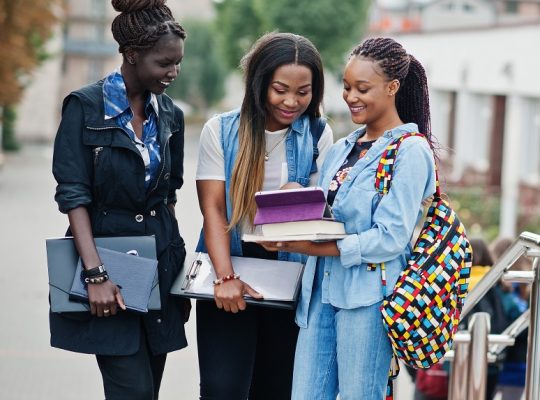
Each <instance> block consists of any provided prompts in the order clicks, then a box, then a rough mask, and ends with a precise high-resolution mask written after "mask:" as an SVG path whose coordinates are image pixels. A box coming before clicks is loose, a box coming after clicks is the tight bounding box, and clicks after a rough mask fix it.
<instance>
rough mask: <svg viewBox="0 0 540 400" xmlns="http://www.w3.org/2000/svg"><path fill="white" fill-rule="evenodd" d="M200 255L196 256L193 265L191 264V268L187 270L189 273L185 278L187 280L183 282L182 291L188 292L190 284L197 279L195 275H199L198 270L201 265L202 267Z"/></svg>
mask: <svg viewBox="0 0 540 400" xmlns="http://www.w3.org/2000/svg"><path fill="white" fill-rule="evenodd" d="M201 255H202V253H199V254H197V259H196V260H195V261H193V263H192V264H191V267H190V268H189V271H188V275H187V276H186V277H187V280H186V281H185V285H184V288H183V290H188V289H189V287H190V286H191V284H192V283H193V281H194V280H195V278H196V277H197V274H198V273H199V269H200V268H201V265H202V260H201Z"/></svg>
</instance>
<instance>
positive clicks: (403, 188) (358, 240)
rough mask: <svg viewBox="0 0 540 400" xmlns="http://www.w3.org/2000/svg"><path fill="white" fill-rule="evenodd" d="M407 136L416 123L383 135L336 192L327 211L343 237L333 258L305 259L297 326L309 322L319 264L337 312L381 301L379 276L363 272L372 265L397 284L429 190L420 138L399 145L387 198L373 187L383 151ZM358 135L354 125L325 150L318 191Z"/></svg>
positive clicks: (430, 173) (427, 155) (429, 165)
mask: <svg viewBox="0 0 540 400" xmlns="http://www.w3.org/2000/svg"><path fill="white" fill-rule="evenodd" d="M407 132H418V127H417V125H416V124H413V123H409V124H404V125H401V126H398V127H396V128H394V129H392V130H390V131H386V132H385V133H384V134H383V135H382V136H381V137H380V138H379V139H378V140H377V141H375V143H373V145H372V147H371V148H370V149H369V151H368V152H367V153H366V155H365V156H364V157H363V158H362V159H360V160H358V161H357V162H356V164H355V165H354V167H353V168H352V169H351V170H350V171H349V174H348V176H347V177H346V179H345V181H344V182H343V183H342V185H341V187H340V188H339V190H338V192H337V194H336V197H335V200H334V204H333V206H332V211H333V213H334V216H335V218H336V219H337V220H338V221H342V222H344V223H345V230H346V232H347V236H346V237H345V238H344V239H341V240H338V241H337V246H338V248H339V251H340V255H339V256H335V257H314V256H311V257H309V258H308V261H307V263H306V267H305V269H304V275H303V279H302V291H301V295H300V301H299V304H298V308H297V313H296V321H297V323H298V325H299V326H301V327H306V326H307V323H308V310H309V302H310V299H311V292H312V288H313V281H314V279H315V271H316V267H317V263H320V267H321V268H324V275H323V281H322V293H323V302H328V303H330V304H332V305H333V306H335V307H339V308H344V309H351V308H356V307H361V306H368V305H372V304H375V303H377V302H380V301H381V300H382V298H383V290H382V281H381V271H380V268H376V269H374V270H369V269H368V264H370V263H375V264H379V263H385V266H386V274H387V284H388V287H389V288H392V287H393V286H394V285H395V283H396V282H397V279H398V277H399V274H400V272H401V270H402V268H403V267H404V266H405V265H406V262H407V260H408V259H409V257H410V253H411V245H410V240H411V237H412V234H413V231H414V228H415V225H416V223H417V222H418V220H419V218H420V217H421V215H422V206H421V203H422V200H423V199H425V198H427V197H429V196H430V195H432V194H433V193H434V192H435V163H434V159H433V153H432V151H431V149H430V147H429V145H428V143H427V141H426V140H425V139H423V138H421V137H418V136H413V137H410V138H407V139H406V140H404V141H403V143H402V144H401V146H400V148H399V151H398V155H397V159H396V163H395V167H394V176H393V178H392V187H391V189H390V191H389V192H388V194H387V195H385V196H382V195H380V194H379V193H378V192H377V191H376V189H375V171H376V168H377V165H378V163H379V159H380V157H381V155H382V152H383V151H384V149H385V148H386V147H387V146H388V144H390V142H391V141H392V140H394V139H396V138H398V137H400V136H401V135H403V134H404V133H407ZM364 134H365V129H364V128H360V129H358V130H356V131H354V132H352V133H351V134H350V135H349V136H348V137H346V138H343V139H340V140H339V141H338V142H337V143H335V144H334V145H333V146H332V147H331V148H330V150H329V151H328V154H327V156H326V159H325V161H324V163H323V166H322V168H321V175H320V177H319V186H321V187H323V188H324V189H325V190H326V191H327V190H328V186H329V184H330V181H331V180H332V179H333V178H334V175H335V173H336V172H337V171H338V169H339V168H340V166H341V165H342V164H343V162H344V160H345V159H346V158H347V156H348V154H349V153H350V151H351V149H352V148H353V146H354V143H355V142H356V140H357V139H358V138H359V137H360V136H362V135H364ZM389 290H391V289H389Z"/></svg>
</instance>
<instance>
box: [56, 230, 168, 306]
mask: <svg viewBox="0 0 540 400" xmlns="http://www.w3.org/2000/svg"><path fill="white" fill-rule="evenodd" d="M95 242H96V246H98V247H102V248H106V249H110V250H115V251H119V252H123V253H127V252H132V251H136V252H137V254H138V255H139V257H144V258H148V259H151V260H156V259H157V257H156V240H155V237H154V236H117V237H102V238H95ZM46 247H47V268H48V272H49V295H50V296H49V297H50V304H51V311H52V312H57V313H61V312H84V311H90V306H89V305H88V303H85V302H80V301H74V300H73V299H71V298H70V290H71V287H72V285H73V282H74V279H75V271H76V268H77V263H78V262H79V255H78V253H77V250H76V248H75V244H74V243H73V238H71V237H63V238H51V239H46ZM130 257H135V256H133V255H130ZM105 268H107V265H105ZM77 278H78V277H77ZM115 283H119V282H115ZM119 284H120V283H119ZM120 285H121V284H120ZM160 308H161V301H160V294H159V284H158V274H157V271H156V274H155V276H154V280H153V282H152V290H151V293H150V299H149V301H148V309H150V310H159V309H160Z"/></svg>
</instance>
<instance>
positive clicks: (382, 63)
mask: <svg viewBox="0 0 540 400" xmlns="http://www.w3.org/2000/svg"><path fill="white" fill-rule="evenodd" d="M343 98H344V100H345V102H346V103H347V105H348V106H349V109H350V113H351V118H352V120H353V121H354V122H355V123H357V124H360V125H363V126H362V127H361V128H359V129H358V130H356V131H354V132H352V133H351V134H350V135H348V136H347V137H346V138H343V139H341V140H339V141H338V142H337V143H336V144H334V146H333V147H332V148H331V149H330V150H329V152H328V154H327V156H326V159H325V162H324V164H323V167H322V170H321V176H320V178H319V184H320V186H322V187H323V188H325V190H326V191H327V198H328V202H329V203H330V204H331V205H332V208H333V212H334V216H335V218H336V219H337V220H338V221H342V222H344V223H345V229H346V232H347V233H348V235H347V236H346V237H345V238H344V239H342V240H337V241H328V242H307V241H304V242H279V243H267V244H265V247H266V248H267V249H269V250H272V249H279V250H285V251H293V252H299V253H304V254H309V255H310V256H311V257H309V259H308V262H307V264H306V268H305V271H304V276H303V281H302V292H301V298H300V303H299V306H298V309H297V313H296V321H297V323H298V325H299V326H300V327H301V328H302V329H300V334H299V338H298V344H297V348H296V358H295V366H294V383H293V396H292V398H293V399H297V400H306V399H309V400H316V399H332V400H335V398H336V395H337V394H338V393H339V395H340V398H341V399H342V400H351V399H361V400H370V399H373V400H381V399H383V398H384V396H385V389H386V383H387V378H388V371H389V368H390V361H391V358H392V348H391V344H390V341H389V339H388V337H387V335H386V331H385V328H384V326H383V321H382V317H381V313H380V310H379V308H380V306H381V302H382V300H383V288H382V273H381V270H380V268H379V267H378V265H379V264H380V263H384V264H385V266H386V274H387V283H388V286H389V287H393V286H394V285H395V283H396V281H397V278H398V276H399V273H400V272H401V270H402V268H403V266H405V265H406V261H407V259H408V257H409V256H410V252H411V248H410V244H409V243H410V241H411V237H412V234H413V230H414V227H415V225H416V223H417V221H418V219H419V217H420V216H421V207H422V200H424V199H426V198H428V197H430V195H431V194H433V193H434V191H435V162H434V156H433V144H432V136H431V130H430V113H429V100H428V87H427V80H426V76H425V72H424V69H423V68H422V66H421V64H420V63H419V62H418V61H417V60H416V59H415V58H414V57H413V56H411V55H409V54H407V52H406V51H405V50H404V49H403V48H402V47H401V45H400V44H399V43H397V42H395V41H394V40H392V39H387V38H375V39H368V40H366V41H364V42H363V43H362V44H360V45H358V46H357V47H356V48H355V49H354V50H353V51H352V54H351V56H350V58H349V60H348V63H347V65H346V67H345V71H344V75H343ZM409 132H421V133H423V134H424V135H425V136H426V138H427V140H426V139H424V138H422V137H418V136H413V137H409V138H407V139H406V140H405V141H404V142H403V143H402V145H401V147H400V150H399V152H398V155H397V159H396V164H395V169H394V176H393V178H392V179H393V180H392V189H391V190H390V191H389V193H388V194H387V195H385V196H384V197H381V196H380V195H379V194H378V193H377V191H376V189H375V173H376V168H377V165H378V162H379V159H380V157H381V154H382V152H383V151H384V149H385V148H386V147H387V146H388V145H389V144H390V143H391V142H392V141H393V140H394V139H396V138H399V137H400V136H402V135H404V134H406V133H409Z"/></svg>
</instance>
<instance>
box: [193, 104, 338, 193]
mask: <svg viewBox="0 0 540 400" xmlns="http://www.w3.org/2000/svg"><path fill="white" fill-rule="evenodd" d="M287 132H288V128H286V129H281V130H279V131H275V132H270V131H265V136H266V151H267V152H268V161H265V163H264V167H265V168H264V181H263V190H277V189H279V188H280V187H281V186H283V185H284V184H285V183H287V181H288V173H287V158H286V147H285V140H284V139H285V136H286V135H287ZM333 143H334V136H333V133H332V129H331V128H330V125H329V124H328V123H327V124H326V126H325V128H324V131H323V133H322V135H321V138H320V139H319V143H318V147H319V157H318V158H317V169H318V170H319V171H320V169H321V165H322V163H323V161H324V157H325V156H326V153H327V151H328V149H329V148H330V146H332V144H333ZM224 164H225V162H224V156H223V149H222V147H221V121H220V117H219V115H217V116H214V117H213V118H211V119H210V120H209V121H208V122H206V124H205V125H204V127H203V129H202V132H201V137H200V141H199V159H198V162H197V173H196V175H195V179H196V180H218V181H224V180H225V165H224ZM318 175H319V173H318V172H317V173H315V174H313V175H311V178H310V185H312V186H313V185H315V184H316V183H317V179H318Z"/></svg>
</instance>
